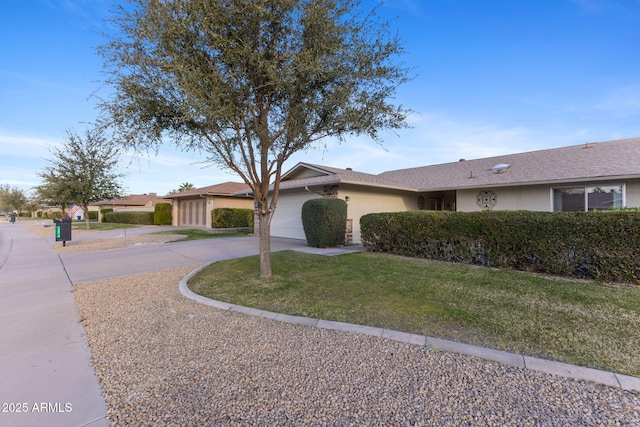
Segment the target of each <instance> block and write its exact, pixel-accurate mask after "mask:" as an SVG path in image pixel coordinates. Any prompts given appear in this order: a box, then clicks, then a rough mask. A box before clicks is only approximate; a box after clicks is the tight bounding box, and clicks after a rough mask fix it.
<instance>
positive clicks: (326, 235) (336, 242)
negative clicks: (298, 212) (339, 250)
mask: <svg viewBox="0 0 640 427" xmlns="http://www.w3.org/2000/svg"><path fill="white" fill-rule="evenodd" d="M302 226H303V228H304V234H305V237H306V238H307V244H308V245H309V246H311V247H315V248H333V247H337V246H341V245H344V238H345V234H346V231H347V202H345V201H344V200H342V199H333V198H322V199H320V198H318V199H311V200H307V201H306V202H305V203H304V204H303V205H302Z"/></svg>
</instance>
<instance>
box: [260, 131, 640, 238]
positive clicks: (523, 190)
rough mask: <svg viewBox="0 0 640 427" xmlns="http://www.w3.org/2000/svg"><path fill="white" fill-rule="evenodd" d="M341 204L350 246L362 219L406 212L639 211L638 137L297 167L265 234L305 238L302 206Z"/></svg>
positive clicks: (288, 177) (284, 182) (284, 186)
mask: <svg viewBox="0 0 640 427" xmlns="http://www.w3.org/2000/svg"><path fill="white" fill-rule="evenodd" d="M318 197H339V198H342V199H344V200H346V201H347V205H348V212H347V217H348V224H347V228H348V229H347V233H348V239H350V241H348V242H349V243H351V242H353V243H359V242H360V217H361V216H363V215H365V214H367V213H373V212H397V211H407V210H420V209H432V210H453V211H463V212H470V211H478V210H484V209H495V210H532V211H591V210H596V209H609V208H612V207H618V208H622V207H640V138H630V139H623V140H616V141H608V142H599V143H587V144H582V145H577V146H571V147H563V148H555V149H549V150H540V151H533V152H528V153H519V154H511V155H505V156H496V157H490V158H484V159H477V160H464V159H461V160H460V161H458V162H455V163H447V164H440V165H432V166H423V167H417V168H410V169H400V170H394V171H388V172H384V173H381V174H379V175H371V174H367V173H362V172H355V171H353V170H350V169H337V168H332V167H327V166H321V165H313V164H308V163H299V164H297V165H296V166H294V167H293V168H292V169H291V170H289V171H288V172H286V173H285V174H284V175H283V176H282V182H281V184H280V197H279V199H278V208H277V209H276V211H275V213H274V216H273V218H272V222H271V235H272V236H277V237H289V238H295V239H304V238H305V236H304V230H303V228H302V220H301V217H300V214H301V210H302V204H303V203H304V202H305V201H307V200H309V199H312V198H318Z"/></svg>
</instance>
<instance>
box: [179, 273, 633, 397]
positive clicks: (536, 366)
mask: <svg viewBox="0 0 640 427" xmlns="http://www.w3.org/2000/svg"><path fill="white" fill-rule="evenodd" d="M209 265H210V264H209ZM205 267H207V265H204V266H201V267H199V268H197V269H195V270H193V271H192V272H191V273H189V274H188V275H186V276H185V277H183V278H182V280H180V283H179V284H178V288H179V289H180V293H181V294H182V295H183V296H185V297H187V298H189V299H192V300H194V301H197V302H199V303H202V304H205V305H208V306H211V307H214V308H217V309H219V310H225V311H235V312H238V313H243V314H248V315H250V316H259V317H264V318H266V319H272V320H277V321H279V322H285V323H293V324H297V325H303V326H311V327H315V328H322V329H331V330H335V331H343V332H355V333H360V334H365V335H371V336H374V337H379V338H384V339H390V340H393V341H398V342H403V343H407V344H413V345H419V346H425V347H429V348H434V349H439V350H444V351H449V352H452V353H458V354H464V355H468V356H474V357H478V358H481V359H484V360H490V361H493V362H499V363H503V364H505V365H509V366H515V367H518V368H522V369H530V370H532V371H539V372H544V373H547V374H551V375H557V376H561V377H565V378H573V379H577V380H584V381H591V382H594V383H597V384H603V385H606V386H609V387H616V388H621V389H623V390H627V391H640V378H637V377H631V376H628V375H622V374H617V373H614V372H608V371H602V370H599V369H593V368H585V367H582V366H576V365H570V364H567V363H561V362H554V361H551V360H545V359H539V358H535V357H529V356H524V355H521V354H515V353H508V352H506V351H500V350H493V349H490V348H484V347H478V346H474V345H470V344H462V343H458V342H455V341H449V340H444V339H440V338H433V337H427V336H423V335H417V334H410V333H406V332H400V331H393V330H389V329H383V328H376V327H372V326H363V325H354V324H351V323H342V322H335V321H331V320H321V319H313V318H309V317H301V316H291V315H288V314H281V313H274V312H270V311H265V310H260V309H257V308H250V307H243V306H240V305H235V304H229V303H226V302H223V301H217V300H213V299H210V298H206V297H203V296H202V295H198V294H196V293H194V292H193V291H191V289H189V287H188V286H187V282H188V281H189V279H191V278H192V277H193V276H194V275H196V274H197V273H198V272H200V271H201V270H202V269H204V268H205Z"/></svg>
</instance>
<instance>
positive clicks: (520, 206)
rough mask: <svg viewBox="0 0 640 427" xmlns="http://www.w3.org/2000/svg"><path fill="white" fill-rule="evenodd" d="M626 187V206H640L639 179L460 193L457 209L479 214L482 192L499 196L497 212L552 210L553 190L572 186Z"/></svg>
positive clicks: (502, 188) (463, 191)
mask: <svg viewBox="0 0 640 427" xmlns="http://www.w3.org/2000/svg"><path fill="white" fill-rule="evenodd" d="M595 184H600V185H607V184H624V185H625V198H626V199H625V205H626V207H629V208H632V207H640V180H616V181H585V182H579V183H571V184H555V185H548V184H547V185H531V186H524V187H498V188H486V189H473V190H458V196H457V210H458V211H461V212H474V211H479V210H481V208H479V207H478V205H477V204H476V197H477V195H478V193H479V192H480V191H484V190H490V191H493V192H494V193H496V200H497V204H496V206H495V207H494V208H493V209H494V210H530V211H552V210H553V200H552V199H553V189H554V188H562V187H572V186H583V185H584V186H590V185H595Z"/></svg>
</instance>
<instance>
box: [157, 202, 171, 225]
mask: <svg viewBox="0 0 640 427" xmlns="http://www.w3.org/2000/svg"><path fill="white" fill-rule="evenodd" d="M172 220H173V217H172V214H171V203H158V204H156V207H155V211H154V212H153V223H154V224H155V225H171V222H172Z"/></svg>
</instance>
